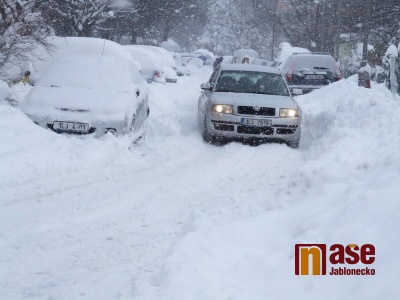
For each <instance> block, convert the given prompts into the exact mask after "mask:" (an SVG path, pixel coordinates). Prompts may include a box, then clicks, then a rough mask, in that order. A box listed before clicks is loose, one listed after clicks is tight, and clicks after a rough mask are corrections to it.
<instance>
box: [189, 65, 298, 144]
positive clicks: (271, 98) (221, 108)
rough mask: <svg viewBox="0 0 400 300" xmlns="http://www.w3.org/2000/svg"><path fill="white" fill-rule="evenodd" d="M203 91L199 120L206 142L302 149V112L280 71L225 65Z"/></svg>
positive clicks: (259, 67)
mask: <svg viewBox="0 0 400 300" xmlns="http://www.w3.org/2000/svg"><path fill="white" fill-rule="evenodd" d="M201 88H202V89H203V91H202V93H201V95H200V98H199V101H198V114H197V118H198V124H199V127H200V129H201V132H202V135H203V139H204V141H206V142H208V143H224V142H226V141H229V140H231V139H241V140H243V139H244V140H246V139H256V140H268V141H275V142H284V143H286V144H287V145H288V146H290V147H292V148H298V147H299V142H300V132H301V109H300V107H299V106H298V104H297V102H296V101H295V100H294V99H293V97H292V96H291V94H290V91H289V89H288V87H287V85H286V82H285V80H284V79H283V77H282V75H281V74H280V71H279V70H278V69H276V68H272V67H265V66H258V65H251V64H222V65H220V66H219V67H218V68H217V69H216V70H215V71H214V72H213V74H212V75H211V77H210V80H209V81H208V82H207V83H203V84H202V85H201Z"/></svg>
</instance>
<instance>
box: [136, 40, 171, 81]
mask: <svg viewBox="0 0 400 300" xmlns="http://www.w3.org/2000/svg"><path fill="white" fill-rule="evenodd" d="M137 47H139V48H142V49H146V50H147V51H150V52H152V53H154V55H155V56H157V59H158V61H160V62H161V64H162V71H163V72H164V75H165V81H166V82H172V83H176V82H177V81H178V78H177V73H176V70H175V69H176V63H175V60H174V59H173V57H172V55H171V53H169V52H168V51H167V50H165V49H164V48H161V47H156V46H147V45H137Z"/></svg>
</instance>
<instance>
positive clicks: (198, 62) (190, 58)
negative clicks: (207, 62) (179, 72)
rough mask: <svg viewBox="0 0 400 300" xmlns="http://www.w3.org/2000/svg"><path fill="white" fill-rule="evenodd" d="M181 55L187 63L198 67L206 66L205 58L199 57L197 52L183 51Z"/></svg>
mask: <svg viewBox="0 0 400 300" xmlns="http://www.w3.org/2000/svg"><path fill="white" fill-rule="evenodd" d="M181 57H182V61H183V63H184V64H185V65H191V66H195V67H197V68H202V67H203V66H204V60H202V59H201V58H199V57H198V56H197V55H196V54H191V53H182V54H181Z"/></svg>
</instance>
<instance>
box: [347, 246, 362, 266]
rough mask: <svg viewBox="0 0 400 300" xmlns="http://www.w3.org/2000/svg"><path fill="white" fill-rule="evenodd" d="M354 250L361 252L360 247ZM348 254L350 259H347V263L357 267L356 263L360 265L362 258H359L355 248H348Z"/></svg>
mask: <svg viewBox="0 0 400 300" xmlns="http://www.w3.org/2000/svg"><path fill="white" fill-rule="evenodd" d="M354 250H357V251H358V250H360V248H358V246H355V247H354ZM346 254H347V255H348V256H349V257H346V262H347V263H348V264H350V265H355V264H356V263H358V262H359V261H360V257H359V256H358V253H357V252H355V251H353V248H351V247H349V246H346Z"/></svg>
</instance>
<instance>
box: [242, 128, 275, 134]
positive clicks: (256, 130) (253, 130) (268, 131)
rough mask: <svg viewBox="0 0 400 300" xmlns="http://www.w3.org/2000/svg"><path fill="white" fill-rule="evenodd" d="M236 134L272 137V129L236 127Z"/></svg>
mask: <svg viewBox="0 0 400 300" xmlns="http://www.w3.org/2000/svg"><path fill="white" fill-rule="evenodd" d="M237 133H244V134H260V135H272V134H274V129H273V128H271V127H254V126H238V127H237Z"/></svg>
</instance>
